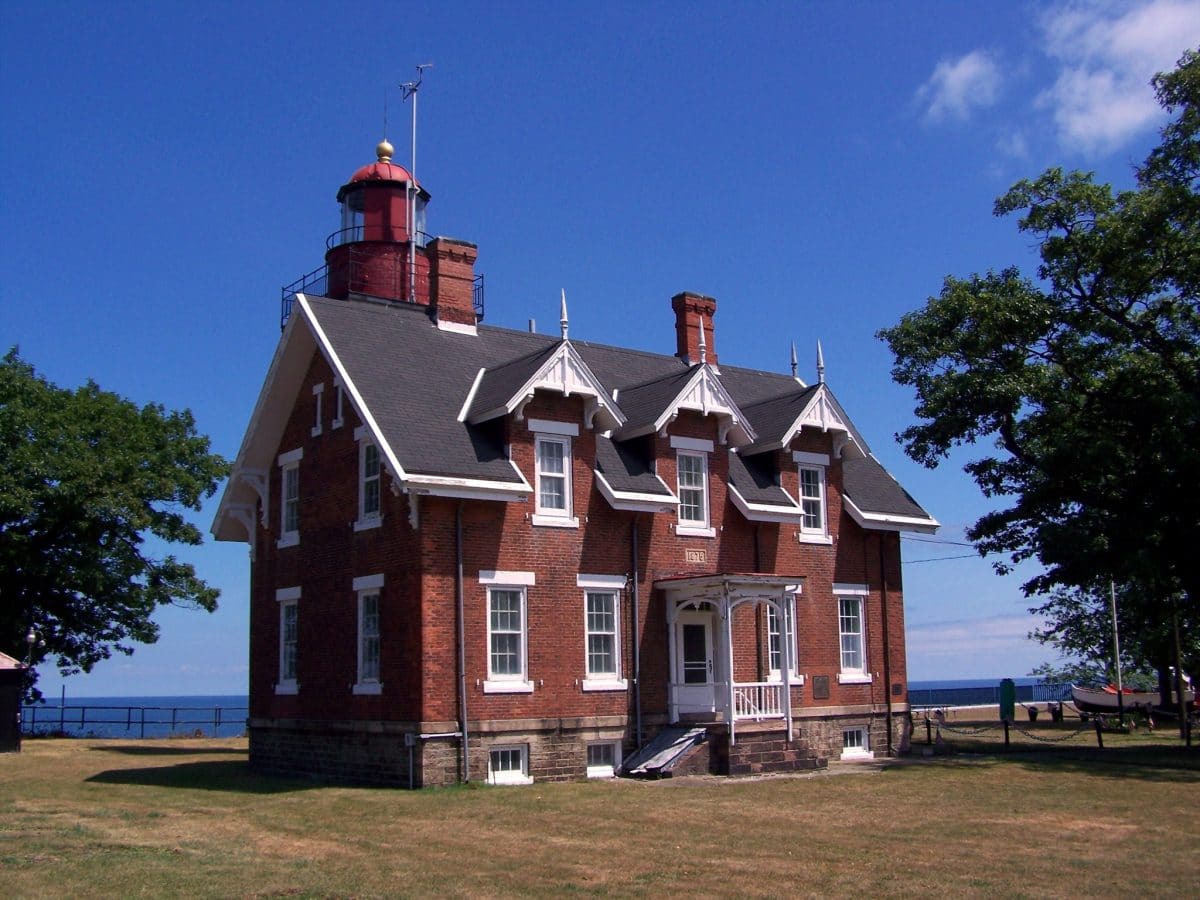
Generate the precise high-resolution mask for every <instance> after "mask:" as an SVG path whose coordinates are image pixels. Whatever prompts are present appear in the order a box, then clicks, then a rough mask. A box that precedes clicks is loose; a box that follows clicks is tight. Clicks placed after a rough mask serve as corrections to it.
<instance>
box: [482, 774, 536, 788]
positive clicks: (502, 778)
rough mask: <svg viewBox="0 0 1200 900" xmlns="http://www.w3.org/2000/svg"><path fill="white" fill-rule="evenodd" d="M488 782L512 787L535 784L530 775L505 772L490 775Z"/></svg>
mask: <svg viewBox="0 0 1200 900" xmlns="http://www.w3.org/2000/svg"><path fill="white" fill-rule="evenodd" d="M488 784H494V785H496V786H497V787H512V786H514V785H522V784H533V779H532V778H530V777H529V776H528V775H511V774H508V773H505V774H503V775H489V776H488Z"/></svg>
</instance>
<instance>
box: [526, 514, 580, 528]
mask: <svg viewBox="0 0 1200 900" xmlns="http://www.w3.org/2000/svg"><path fill="white" fill-rule="evenodd" d="M533 524H534V525H549V526H550V527H551V528H578V527H579V519H578V518H576V517H575V516H570V517H568V516H547V515H543V514H542V513H534V514H533Z"/></svg>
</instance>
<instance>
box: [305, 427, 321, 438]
mask: <svg viewBox="0 0 1200 900" xmlns="http://www.w3.org/2000/svg"><path fill="white" fill-rule="evenodd" d="M308 434H309V436H310V437H320V436H321V426H320V425H314V426H313V428H312V431H310V432H309V433H308Z"/></svg>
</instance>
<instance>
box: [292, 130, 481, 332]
mask: <svg viewBox="0 0 1200 900" xmlns="http://www.w3.org/2000/svg"><path fill="white" fill-rule="evenodd" d="M393 152H394V148H393V147H392V145H391V144H390V143H388V142H387V141H386V140H384V141H380V143H379V145H378V146H377V147H376V148H375V156H376V159H375V162H373V163H369V164H367V165H365V166H363V167H362V168H360V169H358V171H356V172H355V173H354V174H353V175H351V176H350V180H349V181H347V182H346V183H345V184H343V185H342V186H341V187H340V188H339V189H338V192H337V201H338V205H339V206H340V207H341V228H339V229H338V230H337V231H335V232H334V233H333V234H331V235H330V236H329V238H328V239H327V240H326V242H325V248H326V249H325V265H324V266H323V267H322V268H320V269H317V270H316V271H314V272H310V273H309V274H308V275H305V276H304V277H303V278H301V279H298V280H297V281H296V282H293V283H292V284H290V285H288V286H287V287H285V288H283V291H282V300H283V310H282V313H283V316H282V324H286V323H287V320H288V318H289V316H290V313H291V307H292V302H293V300H294V299H295V296H296V294H298V293H308V294H314V293H321V294H324V295H325V296H327V297H332V298H334V299H337V300H349V299H354V298H369V299H374V300H387V301H392V302H396V303H415V304H418V305H420V306H426V307H428V308H429V312H430V316H431V317H432V318H433V319H434V321H435V322H436V323H437V325H438V326H439V327H441V328H448V329H454V330H473V329H474V327H475V324H476V323H477V322H478V321H479V320H481V319H482V318H483V276H482V275H476V274H475V259H476V256H477V255H478V251H477V249H476V247H475V245H474V244H471V243H468V242H466V241H459V240H455V239H454V238H447V237H437V238H431V237H430V236H429V235H428V234H426V233H425V209H426V206H427V204H428V203H429V192H428V191H427V190H425V188H423V187H421V185H419V184H418V183H417V181H416V179H414V178H413V177H412V175H411V174H410V173H409V171H408V170H407V169H405V168H404V167H403V166H400V165H397V164H396V163H394V162H392V154H393Z"/></svg>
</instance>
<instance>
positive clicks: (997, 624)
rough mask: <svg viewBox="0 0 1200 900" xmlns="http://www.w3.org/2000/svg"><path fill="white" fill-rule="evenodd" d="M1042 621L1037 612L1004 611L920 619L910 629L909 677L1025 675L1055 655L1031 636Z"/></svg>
mask: <svg viewBox="0 0 1200 900" xmlns="http://www.w3.org/2000/svg"><path fill="white" fill-rule="evenodd" d="M1040 624H1041V621H1040V620H1039V619H1038V618H1036V617H1034V616H1032V615H999V616H987V617H984V618H979V619H962V620H958V621H953V622H929V623H924V624H922V623H916V622H912V621H910V622H909V623H908V625H907V628H906V632H907V633H906V640H905V643H906V645H907V649H908V677H909V679H910V680H913V681H922V680H927V679H930V678H991V677H993V676H1013V677H1017V676H1021V675H1026V674H1028V673H1029V671H1030V670H1031V669H1033V667H1034V666H1036V665H1038V664H1039V663H1041V662H1044V661H1046V660H1048V659H1053V658H1054V656H1055V652H1054V650H1053V649H1051V648H1048V647H1044V646H1042V645H1041V644H1038V643H1037V642H1036V641H1032V640H1030V639H1029V636H1028V635H1029V632H1030V631H1032V630H1033V629H1034V628H1035V627H1037V626H1038V625H1040Z"/></svg>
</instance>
